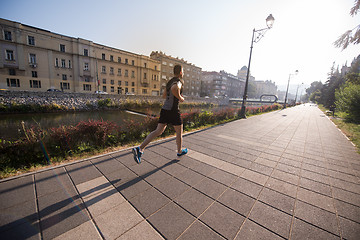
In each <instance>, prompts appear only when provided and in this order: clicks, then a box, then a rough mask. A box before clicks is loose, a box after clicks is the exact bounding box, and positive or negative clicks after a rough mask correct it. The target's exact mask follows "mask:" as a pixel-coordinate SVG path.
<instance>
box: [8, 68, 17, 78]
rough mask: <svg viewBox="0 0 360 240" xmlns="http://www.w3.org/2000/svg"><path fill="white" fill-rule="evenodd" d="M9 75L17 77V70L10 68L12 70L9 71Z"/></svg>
mask: <svg viewBox="0 0 360 240" xmlns="http://www.w3.org/2000/svg"><path fill="white" fill-rule="evenodd" d="M9 75H12V76H15V75H16V72H15V69H14V68H10V69H9Z"/></svg>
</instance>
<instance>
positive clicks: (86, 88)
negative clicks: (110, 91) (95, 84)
mask: <svg viewBox="0 0 360 240" xmlns="http://www.w3.org/2000/svg"><path fill="white" fill-rule="evenodd" d="M83 87H84V91H91V85H90V84H83Z"/></svg>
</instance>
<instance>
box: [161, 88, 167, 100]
mask: <svg viewBox="0 0 360 240" xmlns="http://www.w3.org/2000/svg"><path fill="white" fill-rule="evenodd" d="M166 96H167V92H166V88H165V89H164V92H163V95H162V98H166Z"/></svg>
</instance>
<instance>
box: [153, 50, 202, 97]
mask: <svg viewBox="0 0 360 240" xmlns="http://www.w3.org/2000/svg"><path fill="white" fill-rule="evenodd" d="M150 58H152V59H155V60H158V61H160V63H161V73H160V79H161V93H162V92H163V90H164V89H165V86H166V83H167V81H169V80H170V79H171V78H172V77H173V76H174V66H175V65H176V64H180V65H181V66H182V67H183V69H184V76H183V79H184V82H185V84H184V92H183V94H184V95H187V96H196V97H200V91H201V79H200V78H201V68H200V67H197V66H195V65H194V64H192V63H188V62H187V61H185V60H184V59H179V58H174V57H172V56H168V55H166V54H165V53H163V52H161V51H160V52H158V51H156V52H152V53H151V54H150Z"/></svg>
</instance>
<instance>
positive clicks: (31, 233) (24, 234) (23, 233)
mask: <svg viewBox="0 0 360 240" xmlns="http://www.w3.org/2000/svg"><path fill="white" fill-rule="evenodd" d="M0 235H1V239H4V240H7V239H9V240H14V239H30V240H35V239H36V240H39V239H41V236H40V226H39V223H38V222H37V221H36V222H27V223H24V224H20V225H17V226H16V227H14V228H10V229H8V230H5V231H2V229H1V231H0Z"/></svg>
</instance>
